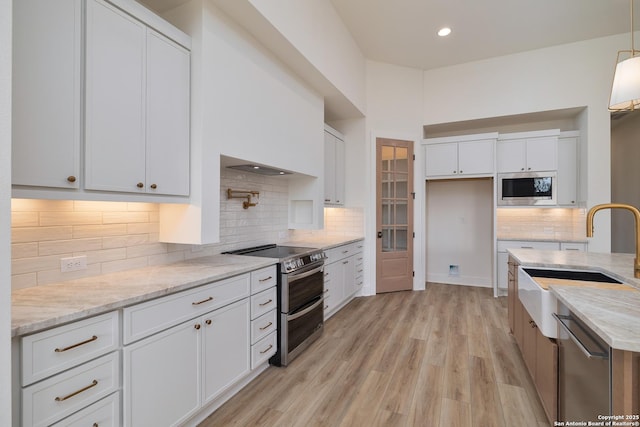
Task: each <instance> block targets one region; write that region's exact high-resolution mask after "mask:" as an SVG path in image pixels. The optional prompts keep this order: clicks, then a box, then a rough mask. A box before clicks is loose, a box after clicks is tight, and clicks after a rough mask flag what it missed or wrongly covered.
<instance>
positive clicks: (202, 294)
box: [123, 273, 250, 344]
mask: <svg viewBox="0 0 640 427" xmlns="http://www.w3.org/2000/svg"><path fill="white" fill-rule="evenodd" d="M249 277H250V276H249V274H248V273H247V274H243V275H241V276H237V277H232V278H229V279H225V280H221V281H219V282H214V283H210V284H208V285H204V286H201V287H198V288H196V289H193V290H189V291H183V292H179V293H177V294H174V295H170V296H166V297H162V298H158V299H155V300H152V301H148V302H145V303H141V304H137V305H134V306H131V307H126V308H125V309H124V311H123V313H124V318H123V324H124V327H123V342H124V344H129V343H132V342H134V341H137V340H139V339H141V338H144V337H146V336H149V335H151V334H154V333H156V332H160V331H162V330H165V329H167V328H170V327H171V326H173V325H176V324H178V323H180V322H183V321H187V320H189V319H193V318H195V317H197V316H200V315H202V314H204V313H206V312H209V311H211V310H213V309H216V308H218V307H222V306H224V305H227V304H230V303H232V302H234V301H237V300H239V299H241V298H245V297H247V296H248V295H249V282H250V280H249Z"/></svg>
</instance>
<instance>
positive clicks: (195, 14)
mask: <svg viewBox="0 0 640 427" xmlns="http://www.w3.org/2000/svg"><path fill="white" fill-rule="evenodd" d="M165 18H166V19H167V20H169V21H170V22H172V23H173V24H175V25H176V26H178V27H179V28H181V29H182V30H183V31H185V32H186V33H187V34H190V35H191V36H192V37H193V38H194V40H193V46H192V82H191V83H192V93H193V94H194V98H193V99H192V104H191V105H192V112H191V113H192V127H191V129H192V135H191V144H192V145H191V147H192V156H191V160H192V162H191V166H192V187H191V198H192V205H190V206H166V205H165V206H163V207H162V209H161V211H160V215H161V226H160V238H161V240H162V241H170V242H176V243H213V242H217V241H218V240H219V232H218V222H219V211H220V204H219V200H218V195H217V191H216V190H217V188H218V186H219V182H220V175H219V157H220V155H227V156H230V157H234V158H239V159H243V160H247V161H249V162H257V163H263V164H267V165H270V166H274V167H277V168H282V169H286V170H290V171H294V172H299V173H301V174H305V175H307V176H310V177H322V176H323V173H324V169H323V168H324V162H323V161H318V160H319V159H323V158H324V145H323V144H324V139H323V130H324V123H323V115H324V104H323V100H322V97H321V96H320V95H318V94H317V93H315V92H314V91H313V90H311V89H310V88H309V87H308V86H307V85H306V84H305V83H303V82H302V81H300V80H299V79H298V78H297V77H295V76H294V75H293V74H292V73H291V72H290V71H289V70H288V69H287V67H286V66H285V65H283V64H282V63H281V62H280V61H278V60H277V59H276V58H275V57H274V56H273V55H272V54H271V53H270V52H269V51H268V50H267V49H266V48H264V47H263V46H262V45H261V44H260V43H259V41H258V40H256V39H254V38H253V37H252V36H251V35H250V34H249V33H248V32H247V31H245V30H244V29H242V28H241V27H240V26H238V25H237V24H236V23H235V22H233V21H232V20H231V19H230V18H229V17H228V16H227V15H226V14H224V13H223V12H222V11H221V10H220V9H219V8H218V7H216V6H215V5H214V4H213V3H212V2H210V1H208V0H204V1H203V0H192V1H190V2H188V3H186V4H184V5H182V6H180V7H178V8H176V9H174V10H172V11H169V12H168V13H166V14H165ZM301 153H302V155H301ZM322 185H323V180H322V179H318V180H317V182H310V183H309V182H307V181H305V183H304V185H302V186H297V187H296V189H300V188H304V191H303V193H306V194H303V196H302V197H303V198H304V199H305V200H307V199H311V201H312V204H313V218H312V222H314V223H316V224H318V225H320V226H321V224H322V218H323V203H324V202H323V191H322ZM167 224H170V225H167Z"/></svg>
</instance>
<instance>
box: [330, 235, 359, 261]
mask: <svg viewBox="0 0 640 427" xmlns="http://www.w3.org/2000/svg"><path fill="white" fill-rule="evenodd" d="M363 247H364V244H363V242H362V241H358V242H353V243H349V244H346V245H342V246H337V247H335V248H331V249H328V250H326V251H324V253H325V255H326V256H327V258H326V259H325V261H324V263H325V264H329V263H332V262H336V261H339V260H341V259H344V258H347V257H349V256H351V255H353V254H355V253H357V252H362V248H363Z"/></svg>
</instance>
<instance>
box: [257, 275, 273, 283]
mask: <svg viewBox="0 0 640 427" xmlns="http://www.w3.org/2000/svg"><path fill="white" fill-rule="evenodd" d="M271 279H273V276H269V277H267V278H266V279H260V280H258V282H260V283H262V282H268V281H269V280H271Z"/></svg>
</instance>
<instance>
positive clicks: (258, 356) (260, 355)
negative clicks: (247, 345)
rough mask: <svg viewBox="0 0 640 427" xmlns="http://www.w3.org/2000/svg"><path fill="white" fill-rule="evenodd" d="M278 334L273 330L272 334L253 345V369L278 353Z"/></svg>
mask: <svg viewBox="0 0 640 427" xmlns="http://www.w3.org/2000/svg"><path fill="white" fill-rule="evenodd" d="M277 335H278V334H276V333H275V332H272V333H271V335H268V336H266V337H264V338H263V339H261V340H260V341H258V342H257V343H256V344H254V345H252V346H251V369H255V368H257V367H258V366H260V365H261V364H263V363H264V362H266V361H267V360H269V358H270V357H271V356H273V355H274V354H276V349H277V346H278V344H277V342H276V341H277Z"/></svg>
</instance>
